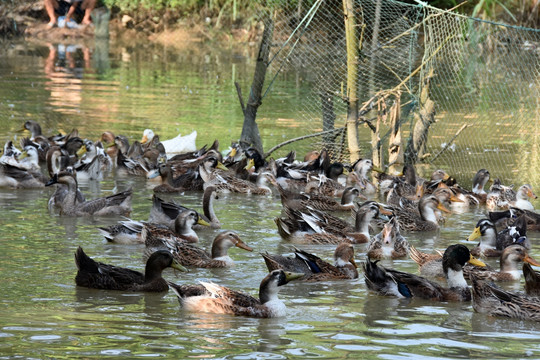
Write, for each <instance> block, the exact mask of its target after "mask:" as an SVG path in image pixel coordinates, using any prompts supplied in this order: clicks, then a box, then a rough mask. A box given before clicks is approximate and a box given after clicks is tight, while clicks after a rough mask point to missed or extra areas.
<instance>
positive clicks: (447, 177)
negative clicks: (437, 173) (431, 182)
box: [442, 173, 450, 181]
mask: <svg viewBox="0 0 540 360" xmlns="http://www.w3.org/2000/svg"><path fill="white" fill-rule="evenodd" d="M442 179H443V181H446V180H448V179H450V175H448V174H447V173H444V176H443V178H442Z"/></svg>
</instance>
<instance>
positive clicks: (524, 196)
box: [510, 184, 538, 211]
mask: <svg viewBox="0 0 540 360" xmlns="http://www.w3.org/2000/svg"><path fill="white" fill-rule="evenodd" d="M529 198H532V199H538V196H536V195H535V194H534V192H533V190H532V187H531V185H529V184H525V185H521V186H520V187H519V189H518V191H517V192H516V200H515V201H514V202H511V203H510V205H511V206H513V207H515V208H518V209H521V210H528V211H534V205H533V204H531V202H530V201H529Z"/></svg>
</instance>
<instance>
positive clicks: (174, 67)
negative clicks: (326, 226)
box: [0, 43, 540, 359]
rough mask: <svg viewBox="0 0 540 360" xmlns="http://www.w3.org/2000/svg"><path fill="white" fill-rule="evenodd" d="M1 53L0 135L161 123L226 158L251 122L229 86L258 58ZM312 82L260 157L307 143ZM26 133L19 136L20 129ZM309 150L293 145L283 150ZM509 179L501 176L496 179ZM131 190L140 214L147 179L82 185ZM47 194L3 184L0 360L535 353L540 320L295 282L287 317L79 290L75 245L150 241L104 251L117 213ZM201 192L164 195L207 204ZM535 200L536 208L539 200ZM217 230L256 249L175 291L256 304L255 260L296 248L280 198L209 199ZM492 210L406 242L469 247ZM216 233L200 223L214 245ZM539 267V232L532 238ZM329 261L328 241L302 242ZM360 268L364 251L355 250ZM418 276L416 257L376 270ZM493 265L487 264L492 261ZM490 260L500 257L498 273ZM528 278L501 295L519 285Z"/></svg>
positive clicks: (221, 53) (137, 131)
mask: <svg viewBox="0 0 540 360" xmlns="http://www.w3.org/2000/svg"><path fill="white" fill-rule="evenodd" d="M2 46H3V47H4V49H5V51H2V52H1V53H0V79H1V80H2V84H3V85H4V86H2V87H1V88H0V116H1V117H2V121H1V122H0V140H1V141H2V143H3V142H5V141H6V140H8V139H13V137H14V136H17V133H16V130H18V129H20V128H21V126H22V124H23V123H24V121H26V120H28V119H32V120H37V121H39V122H40V123H41V125H42V127H43V129H44V132H45V133H46V134H54V133H57V132H58V131H60V130H62V131H66V132H67V131H70V130H71V129H72V128H78V129H79V131H80V134H81V135H82V136H84V137H88V138H91V139H95V138H97V137H98V136H99V135H100V134H101V132H102V131H104V130H112V131H114V132H115V133H122V134H126V135H127V136H128V137H130V139H132V140H134V139H140V137H141V135H142V130H144V129H145V128H147V127H150V128H153V129H154V131H155V132H156V133H158V134H161V135H162V137H164V138H168V137H172V136H173V135H175V134H176V133H178V132H181V133H182V134H185V133H189V132H191V131H192V130H196V131H197V132H198V134H199V136H198V140H197V144H198V145H199V146H202V145H203V144H209V143H211V142H212V141H213V140H214V139H216V138H217V139H219V140H220V142H221V144H222V149H223V148H226V146H227V145H228V144H229V143H230V141H231V140H234V139H237V138H238V137H239V134H240V131H241V127H242V114H241V110H240V106H239V104H238V100H237V95H236V92H235V91H234V90H233V89H234V85H233V84H234V81H238V82H239V83H240V84H241V85H242V86H243V88H244V93H246V92H247V86H248V85H247V84H249V83H250V81H251V76H252V71H253V68H254V60H253V59H254V55H255V53H256V51H255V50H256V49H254V48H250V47H245V48H239V49H234V48H228V49H223V50H220V49H219V48H217V47H216V46H210V47H205V46H200V47H195V48H183V49H180V50H178V49H173V48H166V47H162V46H156V45H148V44H138V45H136V46H133V45H132V46H126V45H122V44H114V45H110V47H109V45H108V44H97V45H89V46H88V47H87V46H86V45H84V44H78V45H73V44H63V45H60V46H58V44H50V45H49V44H28V43H22V44H21V43H17V44H3V45H2ZM303 76H304V74H301V73H298V74H290V75H288V76H285V77H283V78H280V79H279V80H278V82H277V83H276V84H275V87H276V91H277V92H278V93H279V94H280V96H273V97H269V98H268V99H267V100H268V101H267V102H266V103H265V106H267V109H270V110H267V111H266V112H265V114H271V116H268V115H263V116H262V117H261V118H260V125H259V126H260V130H261V134H262V137H263V141H264V145H265V149H268V148H269V147H271V146H273V145H275V144H278V143H280V142H282V141H284V140H286V139H288V138H291V137H294V136H298V135H302V134H303V131H302V127H303V126H305V124H301V123H298V122H297V121H296V120H295V113H294V111H292V110H291V109H294V108H295V107H294V106H292V105H293V104H296V103H298V102H300V101H302V94H303V93H304V92H306V91H308V89H307V86H304V83H303V80H302V79H303ZM19 136H20V135H19ZM293 148H295V149H297V150H298V152H299V154H302V153H303V151H305V149H304V148H298V147H294V146H290V147H288V148H285V149H283V152H285V151H287V150H289V149H293ZM499 170H500V171H502V170H503V169H499ZM129 186H132V187H133V188H134V189H135V194H134V199H133V213H132V217H133V218H134V219H137V220H146V219H147V218H148V215H149V210H150V207H151V202H150V199H151V196H152V193H153V192H152V186H153V185H152V184H149V183H147V181H146V180H145V179H138V178H132V177H129V178H125V177H117V176H114V175H111V176H110V177H108V178H106V179H105V180H104V181H102V182H101V183H99V184H98V183H93V182H91V183H88V184H81V189H82V191H83V192H84V193H85V194H87V196H88V197H90V198H93V197H97V196H104V195H108V194H110V193H112V192H113V191H116V190H117V189H125V188H127V187H129ZM51 192H52V189H49V188H45V189H39V190H13V189H0V206H1V208H2V209H3V210H2V216H1V217H0V228H1V229H2V236H1V238H0V268H1V274H2V276H1V278H0V293H1V294H2V295H1V302H0V310H1V314H2V316H1V318H0V337H1V338H2V341H1V342H0V358H70V359H71V358H98V357H99V358H113V357H128V358H133V357H147V358H154V357H165V356H168V357H172V358H234V359H250V358H271V359H284V358H363V357H366V358H367V357H369V358H374V357H379V358H392V359H395V358H414V359H419V358H487V359H491V358H494V357H498V358H501V357H512V358H524V357H534V358H538V357H539V356H540V345H539V339H540V325H538V324H537V323H534V322H528V321H518V320H507V319H494V318H490V317H486V316H484V315H480V314H476V313H474V312H473V310H472V307H471V305H470V304H468V303H465V304H461V303H434V302H428V301H418V300H414V301H405V300H399V299H395V298H390V297H380V296H377V295H375V294H373V293H370V292H369V291H368V290H367V289H366V286H365V284H364V280H363V279H362V277H360V278H359V279H357V280H354V281H340V282H323V283H317V284H304V283H298V282H296V283H290V284H288V285H286V286H284V287H283V288H282V289H281V292H280V297H281V298H282V299H283V300H284V301H285V303H286V304H287V307H288V314H287V316H286V317H283V318H276V319H251V318H245V317H232V316H224V315H213V314H198V313H185V312H184V311H182V309H180V307H179V304H178V301H177V299H176V296H175V295H174V294H173V293H172V292H169V293H167V294H164V295H153V294H138V293H135V294H132V293H122V292H114V291H97V290H89V289H84V288H78V287H76V286H75V283H74V276H75V273H76V267H75V263H74V261H73V254H74V251H75V249H76V248H77V247H78V246H82V247H83V248H84V249H85V251H86V252H87V254H88V255H90V256H91V257H94V258H96V259H98V260H100V261H103V262H106V263H111V264H115V265H119V266H125V267H131V268H134V269H139V270H143V263H142V259H141V258H142V251H143V247H142V246H137V245H116V244H110V243H107V242H106V241H105V240H104V239H103V237H102V236H101V235H100V233H99V231H98V227H99V226H106V225H110V224H114V223H116V222H117V221H118V220H119V218H114V217H111V218H87V219H82V218H80V219H74V218H66V217H60V216H57V215H52V214H49V213H48V212H47V201H48V198H49V196H50V194H51ZM201 195H202V194H200V193H186V194H184V195H179V196H174V197H170V198H172V199H175V200H176V201H178V202H180V203H182V204H184V205H186V206H189V207H193V208H195V209H201V207H202V205H201V197H202V196H201ZM535 205H536V206H538V205H540V204H538V203H535ZM215 210H216V213H217V216H218V217H219V219H220V220H221V223H222V224H223V228H222V229H231V230H235V231H237V232H238V233H239V234H240V236H241V237H242V239H243V240H244V241H245V242H246V243H247V244H248V245H249V246H251V247H253V248H254V252H251V253H249V252H244V251H240V250H238V251H235V250H234V249H233V250H231V257H233V258H234V260H235V261H236V266H235V267H234V268H231V269H220V270H207V269H191V270H190V272H188V273H180V274H175V273H174V272H172V271H170V269H167V270H166V271H165V273H164V276H165V277H166V278H167V279H168V280H171V281H175V282H177V283H195V282H197V281H199V280H211V281H214V282H217V283H220V284H223V285H226V286H229V287H231V288H235V289H238V290H244V291H247V292H249V293H251V294H254V295H255V294H256V293H257V291H258V286H259V283H260V280H261V279H262V278H263V277H264V276H265V274H266V267H265V265H264V262H263V260H262V258H261V256H260V254H259V253H261V252H265V251H268V252H271V253H290V245H289V244H288V243H286V242H284V241H283V240H281V238H280V237H279V235H278V233H277V230H276V227H275V224H274V221H273V219H274V218H275V217H276V216H278V215H279V213H280V211H281V204H280V201H279V198H278V197H277V196H276V194H274V195H272V196H267V197H257V196H243V195H235V194H230V195H224V196H221V197H220V198H219V200H218V201H216V203H215ZM484 212H485V209H477V210H474V211H471V212H468V213H461V214H459V213H454V214H452V215H450V216H449V217H448V219H447V221H446V223H445V224H444V226H443V227H442V228H441V230H440V231H439V232H438V233H430V234H408V235H407V238H408V240H409V241H410V242H411V244H412V245H414V246H416V247H417V248H419V249H420V250H423V251H426V252H432V251H433V249H444V248H445V247H446V246H448V245H450V244H453V243H456V242H460V243H464V244H466V245H471V244H467V242H466V241H465V240H464V239H465V238H466V237H467V236H468V234H469V233H470V232H471V231H472V230H473V228H474V226H475V224H476V222H477V220H479V219H480V218H482V217H483V214H484ZM217 232H218V230H212V229H203V230H202V231H200V233H199V237H200V239H201V242H200V245H201V246H203V247H206V248H207V247H208V246H209V245H210V243H211V241H212V240H213V238H214V237H215V235H216V233H217ZM530 235H531V241H532V243H533V250H532V256H533V257H536V258H540V250H539V249H538V246H536V244H537V242H538V240H539V239H538V237H539V236H538V234H534V233H533V234H530ZM302 248H304V249H306V250H308V251H310V252H314V253H316V254H318V255H319V256H321V257H322V258H325V259H331V257H332V253H333V247H331V246H302ZM355 250H356V260H357V262H360V261H362V260H363V259H364V256H365V245H357V246H356V248H355ZM383 263H384V264H385V265H387V266H392V267H396V268H399V269H401V270H405V271H410V272H416V271H417V268H416V265H415V264H414V263H413V262H412V261H411V260H409V259H402V260H395V261H383ZM490 263H491V262H490ZM491 264H492V265H494V266H497V265H496V264H495V263H491ZM522 286H523V285H522V283H515V284H508V285H505V287H508V288H511V289H515V290H518V289H522Z"/></svg>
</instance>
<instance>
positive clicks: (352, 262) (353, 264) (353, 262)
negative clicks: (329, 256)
mask: <svg viewBox="0 0 540 360" xmlns="http://www.w3.org/2000/svg"><path fill="white" fill-rule="evenodd" d="M349 262H350V263H351V264H352V266H354V268H355V269H357V268H358V265H356V262H355V261H354V258H351V260H349Z"/></svg>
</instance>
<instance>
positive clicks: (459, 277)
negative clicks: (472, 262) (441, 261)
mask: <svg viewBox="0 0 540 360" xmlns="http://www.w3.org/2000/svg"><path fill="white" fill-rule="evenodd" d="M446 281H447V283H448V287H449V288H468V285H467V282H466V281H465V278H464V277H463V270H462V269H459V270H453V269H451V268H448V269H447V271H446Z"/></svg>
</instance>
